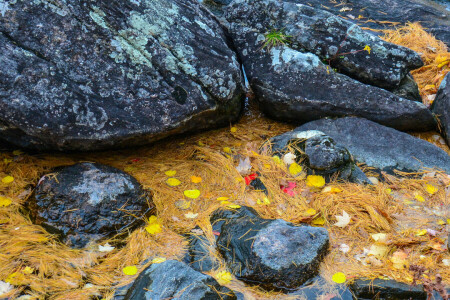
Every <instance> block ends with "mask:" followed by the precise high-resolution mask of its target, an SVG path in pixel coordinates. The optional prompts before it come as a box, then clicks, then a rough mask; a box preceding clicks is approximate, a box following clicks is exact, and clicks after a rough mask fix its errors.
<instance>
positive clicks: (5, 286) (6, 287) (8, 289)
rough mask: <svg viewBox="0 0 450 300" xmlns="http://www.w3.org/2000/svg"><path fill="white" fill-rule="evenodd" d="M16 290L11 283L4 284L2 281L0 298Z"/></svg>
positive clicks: (0, 282) (0, 283)
mask: <svg viewBox="0 0 450 300" xmlns="http://www.w3.org/2000/svg"><path fill="white" fill-rule="evenodd" d="M13 289H14V287H13V286H12V285H11V284H10V283H9V282H4V281H1V280H0V296H2V295H3V294H6V293H9V292H11V291H12V290H13Z"/></svg>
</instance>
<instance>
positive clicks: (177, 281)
mask: <svg viewBox="0 0 450 300" xmlns="http://www.w3.org/2000/svg"><path fill="white" fill-rule="evenodd" d="M143 299H146V300H154V299H199V300H212V299H224V300H233V299H236V296H235V294H234V293H233V292H232V291H231V290H230V289H228V288H226V287H224V286H221V285H219V283H218V282H217V281H216V280H215V279H214V278H212V277H211V276H208V275H205V274H202V273H200V272H197V271H195V270H194V269H192V268H190V267H189V266H187V265H186V264H184V263H182V262H179V261H176V260H168V261H165V262H163V263H161V264H153V265H151V266H149V267H148V268H147V269H145V270H144V271H143V272H142V273H141V274H140V275H139V277H138V278H137V279H136V281H135V282H134V284H133V286H132V287H131V288H130V289H129V290H128V292H127V294H126V296H125V300H143Z"/></svg>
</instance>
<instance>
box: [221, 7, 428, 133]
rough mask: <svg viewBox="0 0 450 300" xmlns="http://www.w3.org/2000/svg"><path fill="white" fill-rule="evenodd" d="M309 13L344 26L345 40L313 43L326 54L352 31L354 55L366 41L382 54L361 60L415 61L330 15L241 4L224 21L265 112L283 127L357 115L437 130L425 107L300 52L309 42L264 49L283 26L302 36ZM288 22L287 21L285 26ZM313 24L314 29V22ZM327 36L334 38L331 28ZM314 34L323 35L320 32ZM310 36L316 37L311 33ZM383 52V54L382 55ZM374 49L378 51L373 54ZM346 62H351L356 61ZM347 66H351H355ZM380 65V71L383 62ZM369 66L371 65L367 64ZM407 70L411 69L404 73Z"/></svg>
mask: <svg viewBox="0 0 450 300" xmlns="http://www.w3.org/2000/svg"><path fill="white" fill-rule="evenodd" d="M250 2H251V3H250ZM266 11H267V12H266ZM308 12H311V13H314V14H315V15H314V16H315V19H313V20H316V21H317V22H318V24H322V23H323V22H322V21H320V20H319V19H322V18H325V19H326V20H329V22H331V25H333V24H336V25H339V24H343V25H342V26H341V25H339V26H340V27H337V28H336V29H335V31H338V33H335V36H336V37H342V39H340V38H338V39H337V40H336V41H334V40H333V41H332V42H329V41H328V42H327V38H326V35H327V34H331V33H329V32H328V31H326V33H325V34H322V35H321V36H320V39H317V38H316V39H315V40H313V41H316V42H317V43H318V45H319V46H320V45H323V47H322V46H321V47H322V48H321V47H319V48H318V49H319V50H320V49H323V51H330V50H331V49H332V45H333V43H335V45H339V43H340V42H342V40H343V38H344V36H345V35H346V34H347V31H349V34H350V35H351V36H354V37H355V39H354V41H353V42H349V44H350V45H352V47H351V49H355V50H362V49H363V48H364V44H365V43H366V42H367V41H371V42H372V41H373V42H374V44H373V45H372V50H371V51H379V54H377V55H374V54H373V52H371V54H370V55H369V54H368V53H367V52H366V51H361V52H358V54H359V55H362V56H363V57H367V61H370V60H371V59H372V57H374V58H375V57H377V56H378V55H380V56H378V58H376V61H380V59H381V57H382V53H384V56H385V58H386V57H393V56H394V53H403V54H402V55H400V56H404V57H406V56H408V55H409V56H410V57H411V59H412V58H414V57H416V56H415V54H413V53H410V51H409V50H406V49H405V48H402V47H397V46H395V47H394V46H389V44H386V43H384V44H383V43H382V42H380V41H379V40H377V39H376V38H374V37H373V36H370V35H366V34H365V33H363V32H362V31H361V29H360V28H358V27H357V26H355V25H352V26H350V27H346V26H344V25H345V23H344V22H345V21H343V20H339V19H338V18H337V17H335V16H333V15H331V14H327V13H326V12H323V13H321V14H319V13H317V12H316V11H315V10H312V11H310V9H309V8H307V7H305V6H302V5H295V4H293V3H288V2H283V1H276V0H255V1H250V0H237V1H236V2H234V3H233V4H232V5H230V6H229V7H228V8H227V12H226V17H227V19H228V21H229V22H230V28H231V29H230V30H231V34H232V37H233V40H234V44H235V46H236V48H237V51H238V53H239V56H240V58H241V61H242V62H243V65H244V67H245V72H246V74H247V77H248V80H249V83H250V86H251V88H252V89H253V91H254V93H255V95H256V99H257V101H258V102H259V104H260V107H261V109H262V110H263V111H264V112H265V113H266V114H267V115H268V116H270V117H272V118H275V119H278V120H282V121H291V122H297V123H302V122H303V123H304V122H308V121H312V120H316V119H320V118H322V117H327V116H331V117H340V116H348V115H356V116H360V117H364V118H367V119H371V120H373V121H376V122H378V123H381V124H384V125H386V126H390V127H394V128H397V129H399V130H429V129H434V128H435V120H434V118H433V116H432V114H431V112H430V111H429V110H428V109H427V108H426V107H425V105H423V104H422V103H418V102H415V101H410V100H406V99H404V98H400V97H398V96H396V95H394V94H392V93H390V92H388V91H387V90H384V89H381V88H378V87H375V86H372V85H367V84H364V83H361V82H359V81H356V80H355V79H352V78H350V77H348V76H346V75H343V74H340V73H336V72H334V71H333V69H332V68H331V67H329V66H328V65H326V64H324V63H323V62H322V61H321V59H320V58H319V57H318V56H317V55H315V54H313V53H305V52H302V51H304V49H303V46H301V44H300V42H302V43H306V44H307V41H302V37H301V36H298V37H297V39H298V41H297V40H293V41H292V43H289V42H288V41H284V44H283V43H282V42H280V40H279V39H280V38H279V36H278V41H279V43H278V45H276V46H273V47H271V46H266V47H264V44H265V42H266V41H267V40H266V39H267V34H268V33H270V31H271V29H272V28H273V27H275V28H277V29H278V30H283V29H282V28H283V26H289V28H290V29H289V30H291V31H289V32H290V34H294V32H295V30H301V28H302V26H303V25H302V24H303V23H304V22H303V21H302V20H301V18H305V20H308V18H309V17H308V16H307V13H308ZM247 18H249V19H248V20H247ZM284 19H287V21H281V20H284ZM289 22H292V23H289ZM305 22H306V21H305ZM311 22H312V24H314V23H313V21H311ZM279 23H280V24H279ZM278 26H280V27H278ZM311 26H313V25H311ZM313 27H314V26H313ZM307 28H310V27H307ZM324 30H325V29H324ZM329 30H330V31H331V32H333V28H332V27H330V28H329ZM316 31H317V32H320V28H318V29H316ZM305 32H307V31H305ZM313 32H314V31H313ZM284 34H286V32H285V33H284ZM306 34H307V35H308V36H311V37H312V36H313V33H309V34H308V33H306ZM358 37H359V40H358ZM372 38H373V39H374V40H372ZM322 39H323V40H322ZM319 41H320V43H319ZM358 43H360V44H358ZM325 45H329V47H327V46H325ZM375 45H377V46H375ZM382 46H383V47H385V50H380V49H381V48H382ZM333 47H335V46H333ZM354 47H356V48H354ZM390 47H392V48H390ZM312 48H314V45H311V47H310V48H309V49H312ZM374 48H375V49H378V48H379V49H378V50H374ZM327 49H328V50H327ZM346 49H347V48H346ZM388 49H391V50H392V51H391V52H392V55H391V54H389V55H388V53H389V51H390V50H388ZM335 50H336V51H337V50H338V49H335ZM321 51H322V50H321ZM383 51H385V52H383ZM363 53H365V54H363ZM407 53H410V54H407ZM344 57H353V55H346V56H344ZM344 60H345V59H343V61H344ZM348 61H349V63H350V62H351V61H352V60H350V59H349V60H348ZM360 61H362V60H360V59H358V60H354V61H353V62H351V65H352V66H353V67H354V68H358V62H360ZM399 62H400V60H399ZM379 64H380V65H381V63H380V62H379ZM405 64H407V63H406V62H405ZM369 65H371V63H368V64H367V66H369ZM375 69H376V66H373V70H374V73H373V74H376V72H375ZM394 69H395V68H394ZM407 69H408V67H406V69H405V70H407ZM400 73H401V72H399V71H398V70H397V71H396V74H397V75H398V78H397V79H398V80H401V76H400V75H399V74H400ZM380 74H382V72H381V73H380ZM374 76H375V75H374ZM377 76H378V75H377ZM380 76H381V75H380ZM394 77H396V76H394ZM397 79H392V80H393V81H395V80H397Z"/></svg>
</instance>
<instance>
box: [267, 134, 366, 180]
mask: <svg viewBox="0 0 450 300" xmlns="http://www.w3.org/2000/svg"><path fill="white" fill-rule="evenodd" d="M270 144H271V148H272V153H273V154H274V155H280V156H283V155H285V154H286V153H289V152H290V149H292V151H293V152H295V153H293V154H295V156H296V160H297V162H298V163H299V162H300V161H303V160H304V162H305V163H306V166H307V167H308V172H309V173H312V174H318V175H322V176H325V177H326V178H330V177H331V176H332V175H333V174H335V173H336V172H338V173H339V178H340V179H343V180H349V181H352V182H357V183H369V179H368V178H367V177H366V176H365V175H364V173H363V172H362V170H361V169H360V168H359V167H358V166H357V165H356V164H355V163H354V162H353V159H352V156H351V154H350V152H349V151H348V150H347V149H346V148H345V147H342V146H341V145H338V144H336V143H335V142H334V140H333V139H332V138H331V137H329V136H327V135H326V134H324V133H323V132H321V131H317V130H308V131H297V130H294V131H289V132H286V133H284V134H281V135H278V136H276V137H273V138H271V139H270Z"/></svg>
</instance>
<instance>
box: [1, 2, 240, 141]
mask: <svg viewBox="0 0 450 300" xmlns="http://www.w3.org/2000/svg"><path fill="white" fill-rule="evenodd" d="M3 2H4V1H3ZM1 7H2V8H1V9H0V14H1V15H2V17H1V18H0V77H1V84H0V108H1V109H0V136H1V138H3V139H5V140H7V141H9V142H11V143H13V144H15V145H16V146H22V147H28V148H36V149H51V150H55V149H57V150H94V149H103V148H110V147H124V146H132V145H138V144H145V143H148V142H152V141H155V140H158V139H161V138H164V137H166V136H169V135H173V134H177V133H182V132H187V131H193V130H202V129H207V128H212V127H216V126H222V125H226V124H229V123H230V122H231V121H233V120H236V118H237V117H238V115H239V113H240V111H241V108H242V103H243V101H242V100H243V88H242V76H241V70H240V65H239V63H238V62H237V59H236V55H235V53H234V52H233V51H232V50H231V49H230V48H229V47H228V40H227V37H226V35H225V32H224V30H223V27H222V26H221V25H220V24H219V22H218V21H217V20H216V18H215V17H214V16H213V15H211V13H210V12H209V11H208V10H207V9H205V8H204V7H202V6H201V5H200V4H199V3H198V2H197V1H194V0H144V1H131V2H130V1H122V0H121V1H114V2H111V1H105V0H101V1H81V0H74V1H62V0H56V1H10V2H6V3H4V4H3V5H2V6H1Z"/></svg>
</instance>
